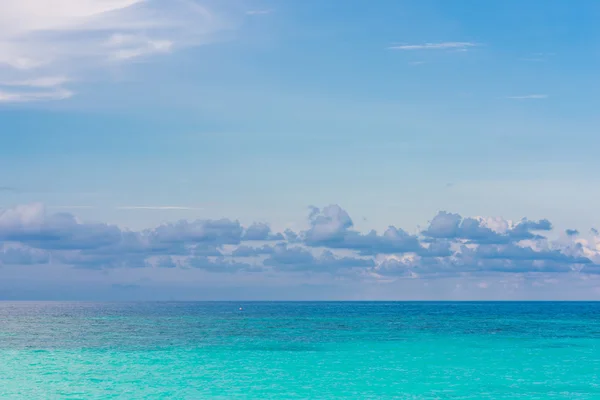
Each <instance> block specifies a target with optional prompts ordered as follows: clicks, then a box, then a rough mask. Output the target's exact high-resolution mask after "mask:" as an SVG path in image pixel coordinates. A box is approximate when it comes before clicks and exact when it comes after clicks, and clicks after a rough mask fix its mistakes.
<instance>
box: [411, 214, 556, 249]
mask: <svg viewBox="0 0 600 400" xmlns="http://www.w3.org/2000/svg"><path fill="white" fill-rule="evenodd" d="M551 229H552V224H551V223H550V221H548V220H546V219H544V220H540V221H530V220H527V219H523V220H521V221H519V222H517V223H516V224H515V223H512V222H510V223H509V222H508V221H504V220H501V221H498V220H497V219H484V218H471V217H468V218H463V217H462V216H460V215H459V214H452V213H448V212H445V211H440V212H439V213H438V214H437V215H436V216H435V217H434V218H433V219H432V220H431V222H430V223H429V227H428V228H427V229H425V230H424V231H423V232H422V233H423V235H424V236H426V237H431V238H438V239H453V240H459V239H463V240H468V241H471V242H474V243H480V244H481V243H510V242H514V241H519V240H524V239H543V238H544V237H543V236H542V235H539V234H537V233H535V232H534V231H550V230H551Z"/></svg>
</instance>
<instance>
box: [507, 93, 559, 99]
mask: <svg viewBox="0 0 600 400" xmlns="http://www.w3.org/2000/svg"><path fill="white" fill-rule="evenodd" d="M548 97H549V96H548V95H547V94H526V95H523V96H507V97H506V98H507V99H513V100H533V99H539V100H541V99H547V98H548Z"/></svg>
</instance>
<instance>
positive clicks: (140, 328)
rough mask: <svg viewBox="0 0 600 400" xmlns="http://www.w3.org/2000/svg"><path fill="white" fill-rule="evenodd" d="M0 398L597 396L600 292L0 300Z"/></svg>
mask: <svg viewBox="0 0 600 400" xmlns="http://www.w3.org/2000/svg"><path fill="white" fill-rule="evenodd" d="M0 399H261V400H262V399H323V400H327V399H600V303H594V302H589V303H588V302H157V303H153V302H140V303H86V302H0Z"/></svg>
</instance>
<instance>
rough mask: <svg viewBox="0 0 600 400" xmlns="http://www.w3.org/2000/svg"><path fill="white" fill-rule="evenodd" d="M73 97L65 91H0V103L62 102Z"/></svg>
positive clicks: (69, 92)
mask: <svg viewBox="0 0 600 400" xmlns="http://www.w3.org/2000/svg"><path fill="white" fill-rule="evenodd" d="M72 96H73V92H72V91H70V90H67V89H55V90H49V91H4V90H0V103H26V102H30V101H48V100H64V99H68V98H70V97H72Z"/></svg>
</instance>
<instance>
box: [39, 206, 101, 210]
mask: <svg viewBox="0 0 600 400" xmlns="http://www.w3.org/2000/svg"><path fill="white" fill-rule="evenodd" d="M48 208H50V209H57V210H90V209H92V208H94V206H48Z"/></svg>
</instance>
